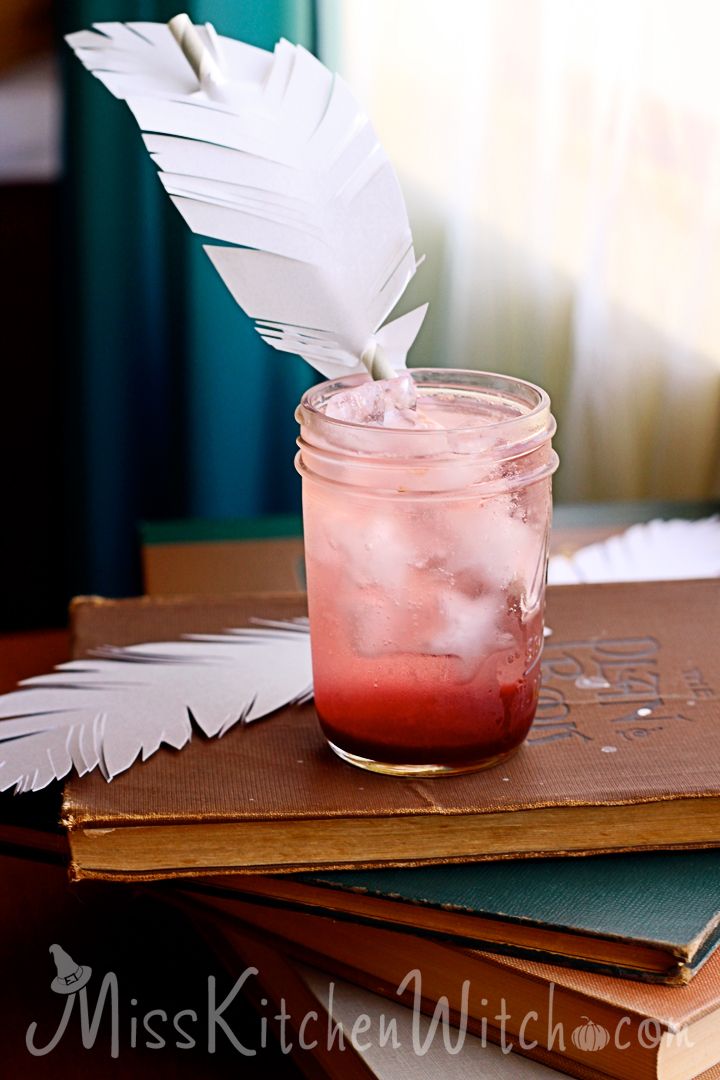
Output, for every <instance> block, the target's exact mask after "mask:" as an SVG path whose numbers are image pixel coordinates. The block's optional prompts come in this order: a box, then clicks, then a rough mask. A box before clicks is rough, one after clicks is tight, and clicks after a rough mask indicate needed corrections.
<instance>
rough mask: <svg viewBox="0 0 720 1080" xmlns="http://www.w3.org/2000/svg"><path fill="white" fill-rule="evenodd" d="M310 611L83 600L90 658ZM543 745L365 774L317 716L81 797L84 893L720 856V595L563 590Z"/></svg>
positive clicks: (301, 710)
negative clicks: (543, 859) (431, 767)
mask: <svg viewBox="0 0 720 1080" xmlns="http://www.w3.org/2000/svg"><path fill="white" fill-rule="evenodd" d="M303 610H304V599H303V598H302V597H301V596H298V595H295V596H293V595H289V596H284V597H283V596H262V595H257V596H244V597H236V598H224V599H219V600H217V601H209V600H207V599H202V600H195V601H193V600H186V601H183V600H150V599H143V600H138V601H96V600H85V601H81V602H78V603H77V604H76V605H75V607H74V641H75V655H76V656H81V655H84V654H85V652H86V651H87V650H90V649H92V647H93V646H97V645H100V644H129V643H132V642H139V641H152V640H156V641H157V640H162V639H166V638H169V637H177V636H178V635H180V634H182V633H183V632H193V631H194V632H198V631H211V630H215V631H217V630H220V629H222V628H225V627H230V626H239V625H243V624H246V623H247V621H248V619H250V618H251V617H253V616H265V617H268V616H270V617H274V618H278V617H290V616H295V615H298V614H300V613H301V612H302V611H303ZM547 623H548V627H549V629H550V631H551V636H550V637H549V638H548V640H547V643H546V649H545V654H544V662H543V673H544V674H543V679H544V683H543V690H542V698H541V702H540V707H539V710H538V715H537V719H536V721H535V723H534V726H533V728H532V730H531V732H530V736H529V738H528V740H527V742H526V743H525V744H524V745H523V747H522V748H521V750H520V751H519V752H518V753H517V754H516V755H515V757H513V758H512V759H511V760H509V761H508V762H506V763H505V764H503V765H501V766H499V767H497V768H493V769H488V770H486V771H484V772H478V773H474V774H470V775H465V776H458V777H442V778H438V779H423V780H417V779H400V778H397V777H384V776H379V775H375V774H371V773H366V772H363V771H360V770H358V769H355V768H353V767H352V766H349V765H346V764H344V763H343V762H341V761H339V760H338V758H337V757H335V755H334V754H333V753H332V752H331V751H330V749H329V748H328V747H327V745H326V743H325V741H324V739H323V736H322V735H321V733H320V730H319V727H318V725H317V721H316V717H315V715H314V712H313V708H312V706H303V707H298V708H291V709H286V710H283V711H281V712H280V713H279V714H276V715H275V716H273V717H271V718H268V719H266V720H263V721H259V722H257V723H254V724H251V725H244V726H242V725H238V726H237V727H236V728H235V729H233V730H232V731H230V732H229V733H228V734H227V735H226V736H225V737H224V738H223V739H221V740H205V739H203V738H201V737H196V738H194V739H193V741H192V743H191V745H190V746H188V747H187V748H185V749H183V750H182V751H179V752H178V751H174V750H169V749H167V750H161V751H160V752H159V753H157V754H156V755H155V756H153V757H152V758H151V759H150V760H149V761H147V762H146V763H144V764H137V765H135V766H134V767H133V768H132V769H131V770H129V771H128V772H127V773H125V774H123V775H121V776H119V777H118V778H116V779H115V780H114V781H113V783H112V784H107V783H106V782H105V780H104V779H103V778H102V776H100V775H99V774H98V773H92V774H90V775H88V776H85V777H83V778H82V779H73V780H72V781H71V782H70V783H69V784H68V785H67V788H66V792H65V801H64V818H65V821H66V823H67V826H68V828H69V830H70V844H71V849H72V856H73V866H74V871H75V874H76V875H77V876H78V877H82V876H89V877H108V878H113V877H115V878H140V879H142V878H146V879H147V878H154V877H170V876H175V875H183V874H185V875H198V874H202V873H207V872H208V871H212V872H233V871H243V872H247V871H256V872H257V871H258V870H276V871H289V870H312V869H316V868H322V869H328V868H336V869H337V868H348V869H349V868H352V867H353V866H357V867H363V866H365V867H370V866H383V865H402V866H412V865H419V864H431V863H448V862H467V861H470V860H481V859H486V858H507V857H517V856H533V855H545V856H547V855H580V854H589V853H592V852H596V853H601V852H608V851H614V850H645V849H653V848H688V847H708V846H715V845H720V771H719V770H718V768H717V761H718V760H719V759H720V723H719V722H718V720H719V719H720V712H719V707H718V685H719V684H720V664H719V657H718V651H717V641H718V639H720V581H687V582H652V583H638V584H622V585H588V586H571V587H559V588H554V589H552V588H551V589H550V590H549V593H548V609H547Z"/></svg>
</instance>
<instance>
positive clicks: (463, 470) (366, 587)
mask: <svg viewBox="0 0 720 1080" xmlns="http://www.w3.org/2000/svg"><path fill="white" fill-rule="evenodd" d="M411 374H412V380H413V382H414V384H415V390H416V392H417V403H416V408H412V409H411V408H408V409H404V408H400V409H397V408H395V407H394V405H392V406H391V407H390V408H387V409H385V411H384V413H383V409H382V406H381V407H380V409H379V410H378V409H374V407H373V406H372V405H371V406H370V408H368V407H367V401H365V403H364V404H362V403H361V405H360V406H359V407H358V408H357V409H355V408H350V409H349V410H348V409H347V408H343V409H338V408H334V406H333V404H332V400H333V398H336V400H337V401H340V400H346V399H348V397H349V394H350V397H349V400H350V401H352V400H353V397H352V395H353V394H355V395H357V394H358V393H359V394H360V395H363V394H365V395H368V394H369V395H371V396H372V395H374V397H373V401H377V400H378V394H379V393H380V390H379V389H378V386H379V384H372V383H368V381H367V379H366V377H365V376H352V377H349V378H347V379H342V380H338V381H335V382H330V383H323V384H321V385H320V386H317V387H314V388H313V389H311V390H309V391H308V392H307V393H306V394H305V396H304V397H303V400H302V402H301V404H300V406H299V407H298V413H297V416H298V420H299V422H300V425H301V436H300V439H299V446H300V453H299V454H298V468H299V470H300V472H301V474H302V476H303V518H304V530H305V556H306V565H307V586H308V605H309V615H310V632H311V642H312V654H313V676H314V687H315V704H316V708H317V713H318V717H319V719H320V723H321V726H322V729H323V731H324V733H325V735H326V737H327V739H328V741H329V743H330V745H331V746H332V748H333V750H335V751H336V753H338V754H339V755H340V756H341V757H342V758H344V759H345V760H347V761H350V762H352V763H353V764H355V765H360V766H362V767H364V768H369V769H373V770H375V771H380V772H386V773H396V774H404V775H433V774H443V773H457V772H465V771H469V770H472V769H477V768H483V767H486V766H489V765H492V764H495V763H497V762H499V761H502V760H504V759H505V758H506V757H508V756H509V755H510V754H511V753H512V752H513V751H515V750H516V749H517V748H518V747H519V746H520V744H521V743H522V741H523V740H524V739H525V737H526V735H527V733H528V730H529V728H530V725H531V723H532V720H533V717H534V715H535V709H536V705H537V699H538V689H539V682H540V663H539V661H540V653H541V649H542V642H543V608H544V592H545V569H546V563H547V540H548V531H549V527H550V518H551V475H552V473H553V471H554V470H555V468H556V466H557V455H556V454H555V452H554V451H553V450H552V448H551V444H550V440H551V437H552V435H553V432H554V430H555V424H554V420H553V418H552V416H551V414H550V401H549V398H548V396H547V394H545V393H544V391H542V390H540V389H539V388H538V387H535V386H533V385H532V384H530V383H527V382H523V381H521V380H518V379H512V378H508V377H504V376H500V375H491V374H486V373H482V372H473V371H452V370H442V369H440V370H433V369H416V370H415V371H413V372H412V373H411ZM407 378H408V377H407V376H405V379H406V380H407ZM386 385H388V384H386ZM337 395H343V398H342V399H341V398H339V397H337ZM400 404H401V405H405V404H407V403H406V402H405V401H404V400H403V401H401V402H400ZM373 409H374V411H373ZM348 414H349V415H350V416H351V417H352V418H351V419H349V420H348V419H339V418H338V416H343V415H345V416H347V415H348ZM368 420H370V422H369V423H368V422H366V421H368Z"/></svg>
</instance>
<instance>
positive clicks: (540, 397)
mask: <svg viewBox="0 0 720 1080" xmlns="http://www.w3.org/2000/svg"><path fill="white" fill-rule="evenodd" d="M405 371H407V373H408V374H409V375H411V376H412V377H413V381H415V382H416V383H417V382H418V380H417V379H415V376H416V375H419V376H421V377H422V376H430V377H433V376H435V377H439V378H438V381H437V383H435V384H433V383H432V382H431V381H430V379H428V380H427V381H426V382H423V380H422V378H421V379H420V385H425V386H432V385H437V386H438V388H442V389H448V390H452V389H453V376H455V377H456V378H457V379H458V382H459V384H462V383H463V382H465V383H466V386H465V388H466V389H476V390H477V391H478V392H480V393H481V392H482V391H483V390H493V389H494V390H497V391H499V392H502V391H503V390H505V391H506V392H508V393H510V392H511V388H516V389H517V388H522V389H523V390H525V391H529V392H530V393H531V394H533V395H534V396H535V397H536V402H535V404H534V405H532V406H531V407H529V408H528V410H527V412H520V413H518V414H517V415H515V416H508V417H505V418H503V419H501V420H492V421H490V422H489V423H484V424H481V425H479V424H469V425H467V426H462V425H461V426H458V427H454V428H453V429H452V430H453V434H454V435H457V436H461V435H463V434H470V433H472V432H475V433H477V432H478V431H480V430H482V432H483V434H486V433H491V432H494V431H497V432H500V431H501V430H502V429H503V428H504V427H505V426H506V425H512V424H517V423H518V421H528V420H531V419H532V418H533V417H536V416H539V415H540V414H541V413H543V412H544V411H545V410H548V411H549V409H550V396H549V395H548V393H547V392H546V391H545V390H543V389H542V387H541V386H537V385H536V384H535V383H532V382H530V381H529V380H528V379H520V378H518V377H517V376H515V375H504V374H501V373H500V372H493V371H480V370H476V369H475V368H429V367H423V368H420V367H418V368H403V369H402V371H401V372H398V374H404V373H405ZM468 376H472V379H473V380H474V379H478V380H482V379H483V378H484V379H487V380H488V382H487V383H486V384H485V385H482V383H479V384H477V385H474V386H473V385H472V381H471V380H468V379H467V377H468ZM367 381H368V376H367V374H366V373H365V372H360V373H358V374H354V375H344V376H341V377H340V378H339V379H327V380H325V381H324V382H320V383H316V384H315V385H314V386H311V387H310V388H309V389H308V390H306V391H305V393H304V394H303V396H302V398H301V399H300V404H299V405H298V411H299V410H300V409H307V411H308V412H309V413H311V414H312V415H313V416H316V417H319V418H320V419H321V420H322V422H323V423H326V424H330V425H332V426H333V427H336V428H338V429H340V430H345V431H349V430H352V429H360V430H363V431H368V430H369V429H372V430H374V431H382V432H384V433H386V434H387V435H389V436H392V435H393V434H395V433H397V434H398V435H403V436H405V438H407V437H408V436H410V437H412V436H413V435H416V434H417V435H424V436H425V437H426V438H427V435H428V431H427V429H425V428H401V427H384V426H382V425H380V424H362V423H359V422H358V421H355V420H342V419H340V418H339V417H334V416H328V415H327V414H326V413H325V411H324V409H322V408H319V407H318V406H317V405H314V404H312V401H311V398H312V397H313V395H315V394H317V393H319V392H321V391H323V390H325V391H326V392H327V391H329V390H330V389H331V388H332V387H337V390H335V391H334V392H335V393H337V392H339V391H340V390H344V389H350V388H351V387H353V386H358V385H360V384H362V383H365V382H367ZM446 384H447V385H446ZM501 384H505V386H502V385H501ZM457 388H458V389H461V388H462V386H461V385H458V387H457ZM327 396H331V395H330V394H328V395H327ZM325 400H327V398H326V399H325ZM298 420H299V417H298Z"/></svg>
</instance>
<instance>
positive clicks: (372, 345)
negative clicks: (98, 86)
mask: <svg viewBox="0 0 720 1080" xmlns="http://www.w3.org/2000/svg"><path fill="white" fill-rule="evenodd" d="M171 28H172V29H171ZM67 41H68V43H69V44H70V46H71V47H72V48H73V49H74V51H75V53H76V54H77V56H78V57H79V58H80V60H81V61H82V62H83V64H84V65H85V67H87V68H88V69H89V70H90V71H91V72H92V73H93V74H94V75H95V76H96V77H97V78H98V79H100V81H101V82H103V83H104V84H105V86H106V87H107V88H108V89H109V90H110V91H111V92H112V93H113V94H114V95H115V96H116V97H118V98H121V99H124V100H125V101H126V102H127V104H128V106H129V108H130V109H131V111H132V113H133V115H134V116H135V119H136V120H137V122H138V124H139V126H140V128H141V129H142V131H143V132H144V133H145V134H144V139H145V145H146V147H147V149H148V151H149V152H150V154H151V156H152V158H153V160H154V161H155V163H156V165H157V166H158V169H159V170H160V179H161V181H162V183H163V185H164V186H165V189H166V190H167V192H168V194H169V195H170V197H171V198H172V201H173V202H174V204H175V206H176V207H177V208H178V210H179V211H180V213H181V214H182V216H183V217H184V219H185V221H186V222H187V224H188V225H189V226H190V228H191V229H192V230H193V231H194V232H196V233H200V234H202V235H204V236H209V237H212V238H214V239H218V240H222V241H224V243H225V244H227V245H232V246H223V247H220V246H213V245H208V246H206V247H205V251H206V252H207V253H208V255H209V257H210V259H211V260H212V262H213V264H214V266H215V267H216V269H217V270H218V272H219V274H220V276H221V277H222V278H223V280H224V281H225V283H226V285H227V286H228V288H229V290H230V292H231V293H232V295H233V297H234V298H235V300H236V301H237V303H238V304H239V305H240V306H241V307H242V308H243V309H244V310H245V311H246V312H247V313H248V315H250V316H251V317H252V318H253V319H254V320H255V321H256V325H257V329H258V331H259V333H260V334H261V336H262V337H263V338H264V339H265V341H267V342H268V343H269V344H270V345H272V346H273V347H274V348H276V349H279V350H281V351H284V352H292V353H299V354H300V355H301V356H302V357H304V358H305V359H306V360H307V361H308V362H309V363H310V364H312V365H313V366H314V367H315V368H317V369H318V371H320V372H321V373H322V374H323V375H325V376H326V377H327V378H336V377H339V376H341V375H345V374H348V373H351V372H356V371H362V370H363V369H364V368H363V365H364V367H366V368H367V369H368V370H370V371H371V373H372V374H373V376H374V377H376V378H377V377H381V378H386V377H388V376H390V375H392V374H393V373H394V370H395V369H398V368H400V367H403V366H404V365H405V362H406V356H407V352H408V349H409V348H410V346H411V345H412V343H413V341H414V340H415V337H416V335H417V333H418V331H419V329H420V326H421V324H422V321H423V318H424V316H425V312H426V310H427V304H425V305H423V306H422V307H420V308H417V309H415V310H414V311H412V312H410V313H409V314H407V315H404V316H402V317H400V318H398V319H395V320H393V321H391V322H389V323H386V324H385V325H383V323H384V321H385V319H386V318H387V316H388V315H389V313H390V312H391V311H392V309H393V308H394V307H395V305H396V304H397V302H398V300H399V299H400V297H401V296H402V294H403V292H404V291H405V288H406V286H407V284H408V282H409V281H410V279H411V278H412V276H413V274H414V273H415V270H416V268H417V265H418V263H417V261H416V258H415V254H414V250H413V241H412V234H411V232H410V226H409V223H408V217H407V211H406V209H405V203H404V200H403V196H402V192H401V190H400V186H399V184H398V180H397V177H396V175H395V172H394V170H393V168H392V166H391V164H390V162H389V160H388V158H387V155H386V154H385V152H384V150H383V149H382V147H381V145H380V143H379V142H378V139H377V135H376V134H375V131H374V129H373V127H372V125H371V123H370V122H369V120H368V118H367V116H366V115H365V114H364V113H363V111H362V109H361V108H360V106H359V105H358V103H357V101H356V100H355V98H354V97H353V95H352V93H351V92H350V90H349V88H348V86H347V85H346V84H345V83H344V82H343V80H342V79H341V78H340V77H339V76H337V75H333V74H332V73H331V72H330V71H329V70H328V69H327V68H326V67H324V65H323V64H321V63H320V62H319V61H318V60H316V59H315V57H313V56H312V55H311V54H310V53H308V52H306V50H305V49H303V48H301V47H300V46H294V45H291V44H290V43H289V42H287V41H285V40H281V41H279V42H278V44H277V45H276V47H275V51H274V52H273V53H269V52H266V51H264V50H262V49H256V48H254V47H252V46H250V45H246V44H244V43H242V42H239V41H235V40H233V39H231V38H226V37H218V35H216V34H215V32H214V30H213V29H212V27H211V26H206V27H193V26H192V24H191V23H190V21H189V19H188V18H187V16H176V18H175V19H173V20H171V24H170V26H165V25H163V24H160V23H127V24H123V23H96V24H94V29H93V30H83V31H80V32H79V33H75V34H70V35H69V36H68V37H67Z"/></svg>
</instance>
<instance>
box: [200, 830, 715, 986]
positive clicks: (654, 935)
mask: <svg viewBox="0 0 720 1080" xmlns="http://www.w3.org/2000/svg"><path fill="white" fill-rule="evenodd" d="M192 887H200V888H201V889H210V890H211V891H213V892H222V893H228V892H232V893H233V894H235V895H253V896H255V897H263V898H264V900H265V901H266V902H268V903H273V904H283V905H287V906H289V907H294V908H296V909H308V908H312V909H315V910H320V911H322V912H324V913H326V914H332V915H333V916H334V917H336V918H340V919H352V920H356V921H361V922H367V923H373V924H377V923H382V924H383V925H385V926H386V927H388V928H393V929H399V930H406V931H408V932H411V933H414V934H426V935H430V936H433V937H436V938H438V937H439V938H444V939H446V940H451V941H452V942H454V943H455V944H458V945H461V946H465V947H474V948H478V947H479V948H482V949H487V950H491V951H494V952H499V953H505V954H507V955H511V956H522V957H526V958H529V959H534V960H540V961H547V962H551V963H556V964H566V965H568V966H571V967H578V968H586V969H588V970H591V971H598V972H602V973H605V974H610V975H616V976H620V977H624V978H632V979H637V980H642V981H648V982H662V983H670V984H682V983H686V982H688V981H689V980H690V979H691V978H692V976H693V975H694V974H695V972H696V971H697V970H698V969H699V967H700V966H701V965H702V963H703V962H704V961H705V960H706V959H707V957H708V956H709V955H710V954H711V953H712V951H713V950H714V949H715V948H716V946H717V945H718V942H719V941H720V851H672V852H646V853H643V854H622V855H600V856H593V857H590V858H583V859H533V860H525V859H520V860H512V861H500V862H484V863H474V864H466V865H450V866H422V867H416V868H411V869H382V870H352V871H332V872H325V873H313V874H307V873H306V874H290V875H282V876H280V875H276V876H259V875H257V876H249V875H236V876H222V877H217V878H212V879H205V880H204V881H203V882H202V883H201V884H200V885H199V886H191V888H192Z"/></svg>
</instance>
